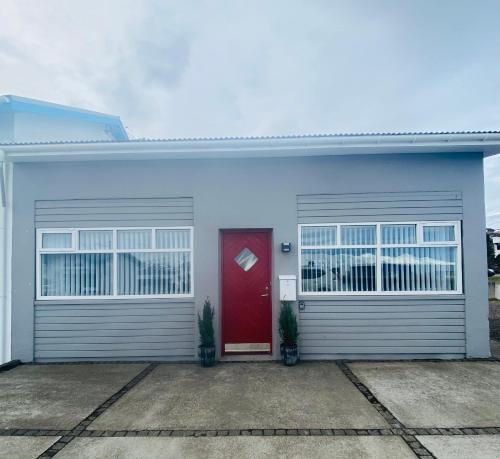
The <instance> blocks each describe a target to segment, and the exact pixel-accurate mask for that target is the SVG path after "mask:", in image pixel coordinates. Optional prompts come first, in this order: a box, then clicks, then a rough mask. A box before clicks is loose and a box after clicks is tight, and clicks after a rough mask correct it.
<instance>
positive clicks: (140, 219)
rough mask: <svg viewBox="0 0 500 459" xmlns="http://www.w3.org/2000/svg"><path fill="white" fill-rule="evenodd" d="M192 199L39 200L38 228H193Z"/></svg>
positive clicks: (36, 217)
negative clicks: (191, 226)
mask: <svg viewBox="0 0 500 459" xmlns="http://www.w3.org/2000/svg"><path fill="white" fill-rule="evenodd" d="M193 221H194V216H193V199H192V198H189V197H180V198H123V199H63V200H52V201H36V203H35V225H36V227H38V228H42V227H44V228H56V227H71V226H78V227H92V226H96V227H99V226H190V225H193Z"/></svg>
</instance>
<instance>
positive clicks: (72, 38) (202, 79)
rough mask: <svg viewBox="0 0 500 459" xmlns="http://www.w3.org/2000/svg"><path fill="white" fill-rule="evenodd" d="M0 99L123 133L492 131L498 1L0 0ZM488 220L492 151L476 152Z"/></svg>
mask: <svg viewBox="0 0 500 459" xmlns="http://www.w3.org/2000/svg"><path fill="white" fill-rule="evenodd" d="M0 24H1V26H0V94H16V95H20V96H25V97H33V98H37V99H43V100H48V101H51V102H55V103H61V104H69V105H74V106H77V107H82V108H87V109H90V110H97V111H101V112H106V113H112V114H116V115H119V116H120V117H121V118H122V120H123V122H124V124H125V126H126V128H127V131H128V132H129V135H130V136H131V137H135V138H141V137H155V138H166V137H212V136H240V135H243V136H246V135H281V134H301V133H342V132H396V131H442V130H453V131H460V130H500V0H344V1H337V0H307V1H306V0H303V1H299V0H283V1H282V0H262V1H261V0H245V1H243V0H231V1H220V0H206V1H201V0H200V1H195V0H178V1H169V0H161V1H160V0H158V1H153V0H150V1H141V0H71V1H68V0H43V1H40V0H0ZM485 178H486V210H487V217H488V218H487V224H488V225H489V226H493V227H496V228H500V199H498V196H500V157H499V158H490V159H487V160H486V161H485Z"/></svg>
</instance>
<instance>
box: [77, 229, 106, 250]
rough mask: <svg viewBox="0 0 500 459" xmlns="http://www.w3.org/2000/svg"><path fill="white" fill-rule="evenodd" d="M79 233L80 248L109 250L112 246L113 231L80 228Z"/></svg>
mask: <svg viewBox="0 0 500 459" xmlns="http://www.w3.org/2000/svg"><path fill="white" fill-rule="evenodd" d="M79 235H80V242H79V248H80V250H110V249H112V248H113V231H109V230H82V231H80V233H79Z"/></svg>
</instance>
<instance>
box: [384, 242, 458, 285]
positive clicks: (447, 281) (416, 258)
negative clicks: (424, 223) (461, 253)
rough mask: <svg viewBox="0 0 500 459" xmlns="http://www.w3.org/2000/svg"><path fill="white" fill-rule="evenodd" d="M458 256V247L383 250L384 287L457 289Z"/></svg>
mask: <svg viewBox="0 0 500 459" xmlns="http://www.w3.org/2000/svg"><path fill="white" fill-rule="evenodd" d="M456 256H457V248H456V247H410V248H407V247H404V248H403V247H397V248H385V249H382V290H384V291H387V292H400V291H454V290H456V288H457V279H456V277H457V267H456Z"/></svg>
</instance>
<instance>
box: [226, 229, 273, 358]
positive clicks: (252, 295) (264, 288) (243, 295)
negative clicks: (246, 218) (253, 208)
mask: <svg viewBox="0 0 500 459" xmlns="http://www.w3.org/2000/svg"><path fill="white" fill-rule="evenodd" d="M271 234H272V233H271V230H243V231H240V230H225V231H222V241H221V249H222V282H221V284H222V286H221V287H222V353H223V354H234V353H238V354H244V353H261V352H264V353H271V349H272V306H271V305H272V302H271V298H272V297H271Z"/></svg>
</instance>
